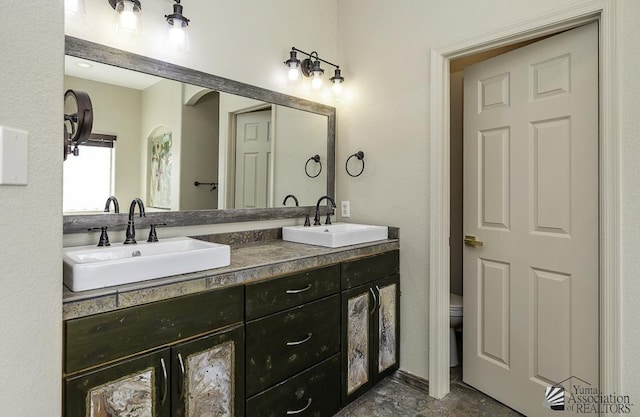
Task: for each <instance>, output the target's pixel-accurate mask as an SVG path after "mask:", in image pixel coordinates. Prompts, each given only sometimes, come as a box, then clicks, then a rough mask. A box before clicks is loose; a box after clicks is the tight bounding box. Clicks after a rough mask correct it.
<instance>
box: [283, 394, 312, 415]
mask: <svg viewBox="0 0 640 417" xmlns="http://www.w3.org/2000/svg"><path fill="white" fill-rule="evenodd" d="M312 401H313V398H311V397H309V399H308V400H307V405H305V406H304V408H301V409H299V410H289V411H287V415H288V416H292V415H295V414H300V413H304V412H305V411H307V408H309V407H311V402H312Z"/></svg>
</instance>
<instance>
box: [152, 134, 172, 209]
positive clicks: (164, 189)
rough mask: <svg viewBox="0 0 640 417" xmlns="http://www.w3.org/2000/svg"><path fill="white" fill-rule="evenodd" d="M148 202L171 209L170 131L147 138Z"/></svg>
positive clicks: (157, 206)
mask: <svg viewBox="0 0 640 417" xmlns="http://www.w3.org/2000/svg"><path fill="white" fill-rule="evenodd" d="M149 155H150V158H151V161H150V163H149V171H150V172H149V203H148V205H149V206H150V207H155V208H160V209H167V210H171V168H172V159H173V154H172V149H171V132H163V133H158V134H155V135H153V136H152V137H150V138H149Z"/></svg>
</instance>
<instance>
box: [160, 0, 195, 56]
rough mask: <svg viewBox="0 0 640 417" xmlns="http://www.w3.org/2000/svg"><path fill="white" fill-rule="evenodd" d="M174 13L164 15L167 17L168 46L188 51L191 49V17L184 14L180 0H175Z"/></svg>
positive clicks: (178, 50)
mask: <svg viewBox="0 0 640 417" xmlns="http://www.w3.org/2000/svg"><path fill="white" fill-rule="evenodd" d="M174 1H175V4H174V5H173V13H172V14H168V15H164V17H165V19H167V36H166V43H167V46H168V47H169V48H170V49H172V50H174V51H177V52H187V51H188V50H189V33H188V32H187V27H188V26H189V19H187V18H186V17H184V15H183V14H182V4H180V0H174Z"/></svg>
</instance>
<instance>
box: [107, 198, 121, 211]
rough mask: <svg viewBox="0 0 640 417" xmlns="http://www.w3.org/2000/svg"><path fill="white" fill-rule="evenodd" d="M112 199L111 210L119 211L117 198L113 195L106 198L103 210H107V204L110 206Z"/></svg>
mask: <svg viewBox="0 0 640 417" xmlns="http://www.w3.org/2000/svg"><path fill="white" fill-rule="evenodd" d="M112 201H113V212H114V213H120V206H119V205H118V199H117V198H116V196H115V195H112V196H109V198H107V202H106V203H104V212H105V213H108V212H109V206H111V202H112Z"/></svg>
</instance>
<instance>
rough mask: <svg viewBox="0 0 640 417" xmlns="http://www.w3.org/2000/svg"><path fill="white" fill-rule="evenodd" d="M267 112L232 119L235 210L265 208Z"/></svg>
mask: <svg viewBox="0 0 640 417" xmlns="http://www.w3.org/2000/svg"><path fill="white" fill-rule="evenodd" d="M271 148H272V142H271V110H263V111H256V112H250V113H242V114H238V115H237V116H236V181H235V205H234V207H235V208H265V207H269V202H268V198H269V195H270V190H269V187H270V184H271V181H270V175H271V174H270V173H271V158H272V151H271Z"/></svg>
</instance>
